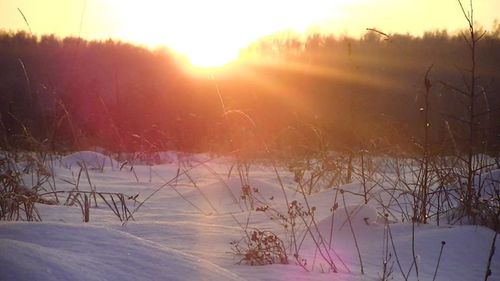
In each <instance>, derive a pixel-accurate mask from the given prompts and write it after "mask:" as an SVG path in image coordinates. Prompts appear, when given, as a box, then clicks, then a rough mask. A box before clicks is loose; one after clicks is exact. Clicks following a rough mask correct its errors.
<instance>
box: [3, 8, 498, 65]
mask: <svg viewBox="0 0 500 281" xmlns="http://www.w3.org/2000/svg"><path fill="white" fill-rule="evenodd" d="M474 2H475V18H476V20H477V22H478V23H479V24H480V25H482V26H484V27H485V28H487V29H488V28H491V26H492V24H493V22H494V20H495V18H496V17H498V15H499V13H498V11H500V0H476V1H474ZM464 4H466V7H467V8H468V2H466V3H464ZM17 8H20V9H21V10H22V11H23V13H24V14H25V16H26V18H27V19H28V21H29V23H30V25H31V28H32V31H33V33H35V34H42V33H54V34H56V35H59V36H66V35H74V36H78V35H81V36H82V37H84V38H89V39H106V38H109V37H112V38H119V39H122V40H125V41H132V42H135V43H140V44H144V45H148V46H155V45H159V44H165V45H169V46H170V47H172V48H173V49H175V50H178V51H180V52H183V53H185V54H189V56H193V54H195V53H197V52H198V53H199V52H200V46H202V47H203V48H204V49H205V50H208V51H210V52H211V53H215V52H220V53H227V50H229V49H232V50H234V49H238V48H239V47H242V45H245V44H246V43H248V42H250V41H252V40H254V39H255V38H257V37H259V36H262V35H267V34H270V33H273V32H275V31H282V30H287V29H288V30H294V31H299V32H301V31H305V30H306V31H326V32H334V33H337V34H350V35H354V36H357V35H359V34H360V33H363V32H364V31H365V30H366V28H368V27H376V28H378V29H380V30H383V31H384V32H389V33H393V32H398V33H407V32H409V33H412V34H417V35H418V34H422V32H424V31H426V30H436V29H448V30H450V31H456V30H458V29H460V28H464V27H465V22H464V20H463V17H462V14H461V11H460V8H459V6H458V4H457V1H456V0H329V1H322V0H304V1H297V0H250V1H247V0H181V1H169V0H164V1H155V0H0V29H6V30H22V29H24V30H27V27H26V24H25V23H24V20H23V18H22V16H21V15H20V13H19V12H18V10H17ZM222 46H223V47H222Z"/></svg>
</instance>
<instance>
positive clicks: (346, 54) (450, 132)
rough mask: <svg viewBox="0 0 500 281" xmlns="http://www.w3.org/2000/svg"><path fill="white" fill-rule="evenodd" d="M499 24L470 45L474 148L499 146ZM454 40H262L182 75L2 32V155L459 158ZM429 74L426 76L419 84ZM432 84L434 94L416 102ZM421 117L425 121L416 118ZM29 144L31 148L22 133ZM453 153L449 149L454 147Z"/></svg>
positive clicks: (163, 52)
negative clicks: (213, 66)
mask: <svg viewBox="0 0 500 281" xmlns="http://www.w3.org/2000/svg"><path fill="white" fill-rule="evenodd" d="M499 50H500V26H497V28H494V29H493V31H490V32H487V33H486V34H485V36H484V37H483V38H482V40H481V42H480V43H479V44H478V48H477V51H476V52H477V69H478V71H477V76H478V79H477V86H476V87H477V90H478V91H479V92H480V93H481V94H480V95H478V98H477V102H476V104H475V106H476V108H475V110H476V112H483V113H484V114H482V115H481V116H480V117H479V118H477V119H476V122H477V132H475V133H477V138H478V139H479V140H480V142H477V143H480V144H482V145H484V149H483V150H484V151H488V152H491V153H496V154H497V153H498V152H499V149H500V121H499V120H500V112H499V110H498V109H499V108H500V94H499V90H500V81H499V79H500V52H499ZM468 54H469V50H468V46H467V44H466V43H465V42H464V40H463V38H461V36H460V35H449V34H447V33H446V32H444V31H443V32H429V33H426V34H425V35H423V36H421V37H415V36H411V35H400V34H384V33H383V32H380V31H377V30H371V31H367V33H366V34H365V35H364V36H362V37H360V38H358V39H354V38H349V37H338V36H333V35H319V34H316V35H311V36H309V37H307V38H305V39H298V38H293V37H285V38H284V37H277V36H274V37H268V38H263V39H261V40H259V41H257V42H255V43H254V44H252V45H251V46H249V47H248V48H247V49H245V50H243V51H242V59H241V60H240V61H238V62H235V63H232V64H230V65H228V66H226V67H224V68H222V69H220V70H214V71H212V72H193V71H190V70H188V69H187V68H186V67H185V66H184V65H183V63H182V61H180V60H179V59H178V58H177V57H176V56H175V55H174V54H173V53H172V52H170V51H169V50H168V49H155V50H150V49H146V48H143V47H139V46H134V45H131V44H128V43H123V42H119V41H113V40H108V41H86V40H83V39H80V38H71V37H70V38H63V39H61V38H57V37H55V36H52V35H46V36H40V37H37V36H33V35H30V34H28V33H25V32H17V33H8V32H2V33H0V120H1V122H0V146H1V147H2V149H9V148H23V149H29V148H30V146H31V145H33V144H32V143H31V142H30V141H29V140H30V139H31V140H33V139H36V140H38V141H39V143H43V144H44V145H46V146H48V147H50V148H51V149H54V150H73V149H85V148H88V147H91V146H101V147H105V148H106V149H109V150H113V151H134V150H144V149H153V150H170V149H174V150H182V151H213V152H228V151H232V150H234V149H237V148H238V147H240V146H241V145H242V144H243V143H244V144H246V145H249V143H251V142H252V140H255V139H256V138H257V137H258V138H259V139H260V140H264V141H265V143H267V144H269V145H270V146H272V147H274V148H286V147H290V148H294V149H300V147H299V145H298V144H299V143H302V144H303V143H304V142H303V140H309V141H310V142H311V145H317V143H314V142H315V140H316V139H319V138H318V135H319V134H321V142H322V144H321V145H328V146H330V147H331V148H332V149H356V148H358V147H371V148H372V149H383V148H387V147H391V146H394V145H397V146H400V147H403V148H405V149H408V150H411V149H412V147H413V144H412V140H413V139H418V138H421V137H422V136H423V134H424V128H422V125H421V124H422V120H423V118H424V115H425V116H427V118H428V120H427V121H428V122H427V123H428V124H426V127H428V129H427V130H428V131H427V133H428V134H429V136H430V138H431V143H433V145H434V146H435V147H436V149H440V150H442V151H443V152H446V151H447V150H450V149H461V147H465V146H466V143H465V141H464V140H462V139H463V137H462V136H463V135H464V134H465V133H464V131H465V130H467V126H465V125H464V124H463V122H462V119H463V118H464V116H466V114H467V111H468V110H469V108H468V105H467V103H466V102H465V101H464V99H463V97H461V95H460V93H459V92H460V91H459V90H460V89H465V90H467V87H469V86H470V85H468V84H467V82H466V81H464V77H465V75H466V69H468V68H469V67H470V65H469V64H470V63H469V58H468ZM426 73H427V74H428V76H427V78H428V79H427V80H425V79H424V78H425V77H426ZM426 82H427V83H430V84H432V88H431V91H430V92H429V94H428V96H427V97H426V96H425V93H426V86H428V85H427V84H426ZM424 111H427V113H428V114H424ZM28 135H29V136H30V137H29V138H27V136H28ZM450 143H454V144H455V146H454V148H452V146H451V145H450Z"/></svg>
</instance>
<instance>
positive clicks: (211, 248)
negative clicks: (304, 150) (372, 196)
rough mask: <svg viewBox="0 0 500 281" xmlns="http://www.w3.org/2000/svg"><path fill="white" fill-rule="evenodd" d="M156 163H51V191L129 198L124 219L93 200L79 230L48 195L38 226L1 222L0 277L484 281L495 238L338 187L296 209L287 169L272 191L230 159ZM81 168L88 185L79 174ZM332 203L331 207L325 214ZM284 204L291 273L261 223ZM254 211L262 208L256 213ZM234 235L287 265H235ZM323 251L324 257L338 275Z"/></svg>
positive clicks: (84, 155)
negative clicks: (264, 243)
mask: <svg viewBox="0 0 500 281" xmlns="http://www.w3.org/2000/svg"><path fill="white" fill-rule="evenodd" d="M165 157H166V158H168V161H163V162H165V164H161V165H154V166H149V165H140V164H137V163H136V164H135V165H134V166H131V164H130V162H129V163H128V164H125V165H122V163H119V162H118V161H114V160H111V159H110V158H109V157H106V156H104V155H100V154H98V153H95V152H81V153H78V154H73V155H69V156H66V157H63V158H59V159H57V160H54V161H53V165H52V170H53V173H54V175H55V177H54V179H55V189H56V190H58V191H69V190H72V189H73V188H74V187H75V184H76V183H77V182H78V188H79V190H82V191H90V190H95V191H97V192H110V193H123V194H126V195H128V196H135V195H137V194H138V196H137V198H136V199H137V201H136V202H134V201H133V200H127V206H128V208H129V209H130V210H131V211H134V210H135V212H133V219H130V220H129V221H128V222H126V223H122V222H121V221H120V220H119V219H118V217H117V216H116V215H115V214H114V213H113V212H112V211H111V210H110V208H109V207H108V206H107V205H106V204H105V203H104V201H102V200H100V198H99V197H98V200H97V204H98V206H97V207H95V206H94V205H93V204H94V201H93V200H92V204H91V208H90V222H89V223H83V222H82V211H81V208H80V207H79V206H78V205H73V206H65V205H63V204H62V203H64V201H65V200H66V198H67V197H68V193H59V195H58V196H59V200H60V201H61V204H58V205H42V204H37V205H36V206H37V209H38V211H39V213H40V216H41V218H42V220H43V221H42V222H6V221H2V222H0V280H270V281H271V280H346V281H348V280H381V278H382V276H383V264H384V261H387V268H388V270H387V271H389V272H390V274H388V275H389V278H388V279H387V280H405V279H407V280H442V281H443V280H458V281H460V280H463V281H471V280H484V276H485V272H486V266H487V262H488V257H489V253H490V247H491V243H492V240H493V237H494V235H495V233H494V232H493V231H492V230H490V229H487V228H485V227H481V226H470V225H469V226H466V225H463V226H460V225H444V224H440V226H436V225H435V224H432V223H431V224H427V225H412V224H411V223H408V222H401V221H399V219H398V217H397V216H394V217H393V216H389V217H388V218H387V219H386V218H385V217H384V216H382V210H381V209H380V207H379V206H378V204H377V201H376V200H370V201H369V203H368V205H366V206H363V205H360V204H362V203H363V198H362V197H360V196H356V195H353V193H357V192H360V189H361V185H360V184H349V185H345V186H342V187H340V188H341V189H343V190H345V193H344V196H345V205H344V203H343V200H342V195H341V194H340V193H339V192H338V190H339V189H327V190H323V191H320V192H319V193H314V194H312V195H310V196H308V197H307V202H305V201H304V196H303V195H302V194H301V193H298V192H296V188H297V186H296V184H295V183H294V181H293V174H291V173H290V172H288V171H286V170H278V171H277V172H278V173H279V175H280V178H279V180H281V182H282V184H283V185H284V186H285V189H282V187H281V184H280V181H279V180H278V177H277V175H276V171H275V170H274V168H273V167H270V166H266V165H252V166H251V167H250V170H249V173H248V178H247V177H246V176H243V178H242V177H240V176H239V174H238V173H237V171H236V168H235V167H233V166H232V165H233V164H234V163H233V161H231V160H230V159H226V158H219V159H212V160H211V159H210V158H209V157H208V156H206V155H194V156H193V155H183V156H182V157H180V156H179V157H177V156H176V155H174V154H172V153H169V154H165ZM159 160H161V159H159ZM82 162H85V163H86V165H81V163H82ZM160 162H161V161H160ZM79 163H80V164H79ZM84 166H87V171H88V174H89V177H88V178H87V176H86V175H85V173H80V170H81V169H83V167H84ZM120 168H121V169H120ZM79 177H80V178H79ZM172 179H175V180H172ZM24 183H25V185H26V186H33V185H34V183H36V178H34V177H30V176H26V177H25V179H24ZM242 183H243V184H242ZM90 185H92V188H91V187H90ZM242 185H243V186H244V185H248V186H249V187H250V189H249V190H246V192H250V193H251V194H252V199H250V198H249V196H248V195H249V194H248V193H246V195H247V196H245V191H244V189H242ZM151 194H153V196H151V197H150V198H149V199H147V198H148V196H149V195H151ZM335 197H337V200H336V202H338V204H339V205H338V207H337V208H334V209H335V211H334V213H333V214H334V217H333V218H332V210H331V209H332V206H333V202H334V198H335ZM381 198H382V197H381ZM145 199H147V200H146V201H145V202H144V204H142V205H140V203H141V202H142V201H144V200H145ZM294 202H296V204H299V205H300V206H302V207H303V208H307V207H306V206H307V204H309V207H310V208H311V207H314V209H315V211H314V222H312V221H311V216H305V217H304V218H305V221H306V223H308V224H309V225H310V228H309V229H310V231H309V230H307V228H305V227H304V224H303V223H302V222H303V221H301V218H300V217H297V219H296V221H297V224H296V225H295V227H296V228H295V234H296V235H295V236H296V239H297V241H299V243H298V244H299V246H300V250H299V254H300V257H299V258H298V260H299V261H301V262H302V263H303V264H302V266H300V265H298V262H297V259H295V258H294V256H293V253H294V251H293V248H294V246H293V245H294V243H291V242H290V239H291V238H290V237H292V236H291V231H290V228H289V227H288V229H287V228H284V227H283V226H282V225H281V224H280V221H279V218H277V217H272V214H275V213H273V212H274V211H276V212H280V213H281V214H287V210H288V209H287V206H288V205H290V204H295V203H294ZM287 204H288V205H287ZM252 207H253V209H254V210H253V211H252ZM259 207H261V208H266V210H267V211H266V212H262V211H255V209H258V208H259ZM271 210H273V211H271ZM347 213H349V214H351V215H350V216H349V217H348V216H347V215H346V214H347ZM271 217H272V218H271ZM332 222H333V224H332ZM244 228H245V229H247V230H248V232H249V233H251V232H252V231H253V229H259V230H262V231H263V230H266V231H272V232H273V233H275V234H276V235H277V236H279V237H280V238H281V239H282V240H283V242H284V245H285V246H286V247H287V250H288V261H289V264H273V265H264V266H250V265H247V264H246V263H245V262H244V261H243V262H240V261H242V260H243V258H244V257H243V256H237V255H234V253H233V252H232V250H231V247H230V246H231V245H230V243H231V242H232V241H239V240H241V239H242V238H244V237H245V234H244V231H243V229H244ZM388 233H390V236H387V235H385V234H388ZM311 234H312V235H311ZM387 237H391V239H386V238H387ZM412 238H414V239H412ZM321 241H323V243H322V242H321ZM442 241H444V242H445V245H444V246H443V245H442ZM318 243H319V244H320V247H316V246H315V245H316V244H318ZM356 244H357V246H358V247H356ZM290 245H292V246H291V248H292V249H290V248H288V246H290ZM321 245H323V246H321ZM384 245H387V247H384ZM442 246H443V251H442V256H441V260H440V263H439V268H438V270H437V273H436V266H437V263H438V258H439V256H440V250H441V247H442ZM357 248H359V255H358V251H357ZM322 255H325V256H331V257H332V258H331V260H332V261H333V262H334V264H335V267H336V268H337V271H338V272H337V273H333V272H332V270H331V266H329V265H328V263H327V262H326V260H325V259H324V258H322ZM359 256H360V257H361V258H360V257H359ZM414 261H416V266H415V264H414ZM361 262H362V264H363V269H364V274H362V273H361V266H360V265H361ZM415 268H418V276H417V271H416V270H415ZM491 269H492V275H491V276H490V277H489V279H488V280H490V281H491V280H500V255H499V254H498V253H497V254H496V255H494V256H493V259H492V263H491ZM435 274H436V277H435V279H434V275H435ZM403 275H408V277H403Z"/></svg>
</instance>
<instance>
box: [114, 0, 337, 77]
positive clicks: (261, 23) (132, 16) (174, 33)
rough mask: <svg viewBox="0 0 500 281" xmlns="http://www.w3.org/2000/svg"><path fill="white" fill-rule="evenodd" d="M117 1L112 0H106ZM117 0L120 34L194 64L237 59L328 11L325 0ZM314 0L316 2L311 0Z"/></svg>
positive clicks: (223, 62)
mask: <svg viewBox="0 0 500 281" xmlns="http://www.w3.org/2000/svg"><path fill="white" fill-rule="evenodd" d="M108 1H117V0H108ZM313 2H315V3H314V5H313V4H311V3H310V2H305V1H293V0H292V1H284V0H276V1H263V0H255V1H237V0H214V1H197V0H186V1H176V2H173V1H153V0H145V1H140V4H139V1H121V2H120V5H116V6H117V7H120V8H119V9H120V10H119V11H118V12H119V17H120V24H119V26H120V34H119V35H120V37H121V38H124V39H126V40H130V41H134V42H138V43H141V44H145V45H148V46H157V45H167V46H168V47H170V48H172V49H173V50H174V51H176V52H177V53H179V54H180V55H181V56H184V57H186V58H187V60H188V61H189V62H190V63H191V64H192V65H193V66H196V67H205V68H206V67H219V66H222V65H225V64H227V63H229V62H232V61H234V60H237V59H238V57H239V52H240V49H241V48H244V47H246V46H247V45H248V44H249V43H251V42H252V41H254V40H256V39H257V38H259V37H261V36H265V35H268V34H271V33H273V32H277V31H283V30H293V31H297V32H302V31H304V30H305V29H306V28H308V27H309V26H310V25H312V24H314V23H315V22H317V21H318V20H321V19H322V18H325V17H327V16H330V17H331V15H332V13H333V11H332V9H330V8H329V7H328V5H327V4H326V2H327V1H313ZM316 2H318V3H316Z"/></svg>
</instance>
